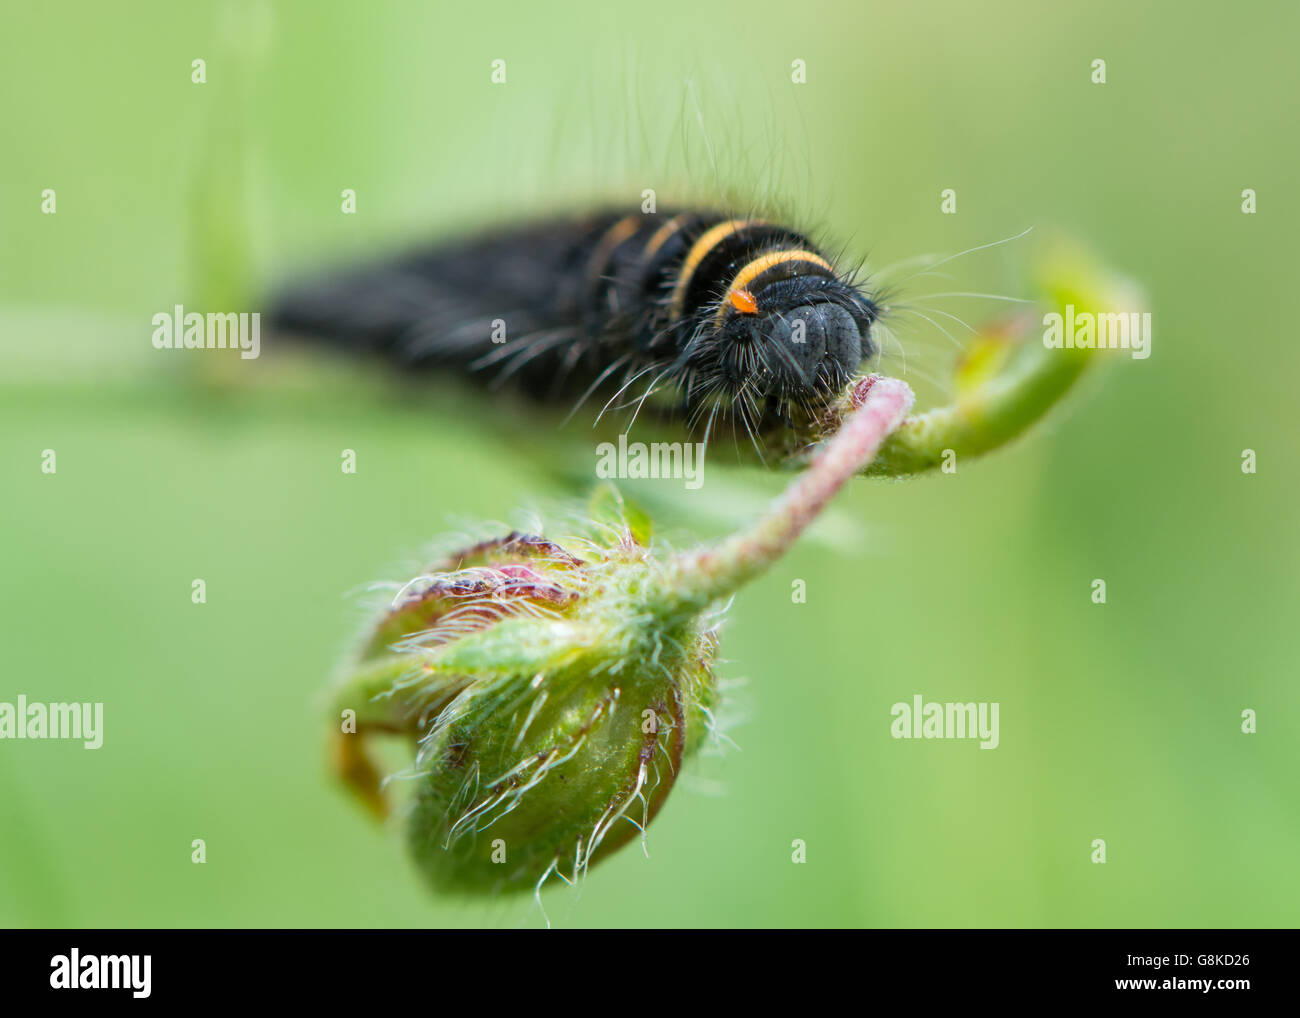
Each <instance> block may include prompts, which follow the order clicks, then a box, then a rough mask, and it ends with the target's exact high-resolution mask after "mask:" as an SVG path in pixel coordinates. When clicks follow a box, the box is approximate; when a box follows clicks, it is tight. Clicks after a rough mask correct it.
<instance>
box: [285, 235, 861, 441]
mask: <svg viewBox="0 0 1300 1018" xmlns="http://www.w3.org/2000/svg"><path fill="white" fill-rule="evenodd" d="M878 317H879V306H878V305H877V304H876V303H875V302H873V301H872V300H871V299H870V298H869V297H868V296H866V295H865V294H864V293H863V292H862V290H861V289H860V288H859V287H858V286H857V285H856V284H855V283H854V282H853V280H852V279H851V278H847V277H846V276H843V275H841V274H840V273H838V272H837V271H836V270H835V268H834V267H833V266H832V264H831V261H830V260H829V259H828V258H826V257H825V256H824V255H823V254H821V253H820V252H819V251H818V250H817V248H816V247H815V246H814V245H813V243H812V242H811V241H810V240H809V239H808V238H807V237H805V236H803V235H802V234H799V233H796V232H795V231H793V230H790V229H787V228H785V227H783V226H779V225H776V224H774V223H769V222H765V221H763V220H760V219H754V218H733V217H730V216H727V215H723V214H720V213H716V212H699V211H696V212H681V213H659V214H639V213H638V214H632V215H626V214H618V213H609V214H603V215H598V216H593V217H590V218H588V219H585V220H569V221H564V222H549V223H543V224H539V225H534V226H527V227H523V228H518V229H513V230H508V231H501V232H498V233H495V234H489V235H486V236H483V237H480V238H477V239H473V240H470V241H468V242H463V243H456V244H452V245H448V246H444V247H440V248H437V249H434V250H431V251H428V252H421V253H416V254H413V255H409V256H407V257H404V258H400V259H397V260H395V261H393V262H390V263H388V264H383V265H379V266H377V267H375V268H372V269H369V270H362V271H358V272H351V273H344V274H341V275H337V276H333V277H327V278H324V279H322V280H319V281H316V282H314V283H309V284H307V285H304V286H301V287H297V288H293V289H291V290H289V291H288V292H287V293H285V294H283V295H282V296H281V297H280V299H279V300H278V301H276V302H275V304H274V307H273V310H272V312H271V318H272V321H273V324H274V325H275V326H276V327H278V328H279V329H281V330H287V331H292V332H295V333H302V334H308V335H311V336H317V337H321V338H325V339H328V340H331V341H334V342H336V343H339V344H342V345H345V346H347V347H349V348H353V349H358V350H366V351H372V352H375V353H379V354H382V355H384V356H387V357H389V358H393V359H396V360H399V361H401V362H403V363H405V364H408V365H428V366H431V367H441V368H444V369H445V368H451V369H456V370H460V371H462V372H464V373H466V374H467V375H469V376H471V377H477V378H481V379H484V380H486V381H491V382H493V383H497V384H499V383H503V382H506V381H507V380H513V381H514V382H516V383H517V384H518V385H519V387H520V388H522V389H523V390H524V391H525V392H526V393H528V394H529V395H531V396H533V397H536V398H537V399H542V400H547V401H557V400H565V399H567V400H571V401H572V400H575V399H576V403H574V404H573V405H574V407H575V408H576V407H577V406H581V405H583V404H584V403H586V401H587V400H588V399H589V398H590V397H591V396H593V395H596V394H599V395H600V396H601V397H603V396H604V395H605V391H607V392H609V393H611V394H612V396H610V397H609V398H608V401H607V402H606V403H605V404H604V406H605V408H608V407H610V406H612V405H615V404H616V403H617V401H618V400H620V399H622V400H623V402H622V403H621V404H619V405H621V406H629V405H635V406H636V407H637V409H638V410H639V409H640V406H641V404H643V403H645V402H646V400H647V398H648V397H650V396H651V395H652V394H653V393H659V394H660V395H659V396H657V397H656V399H655V401H654V402H653V404H652V405H654V406H656V407H657V408H658V409H659V410H668V411H672V410H677V411H680V412H681V413H683V414H685V416H686V418H687V421H688V424H689V426H690V428H691V429H692V430H693V429H695V428H696V427H697V426H699V425H700V423H701V422H702V421H706V420H707V423H706V424H705V425H704V430H705V437H706V440H707V437H708V434H709V432H710V431H711V430H712V429H713V425H714V422H715V419H716V418H717V417H718V414H719V411H724V412H725V413H724V418H728V417H729V418H733V419H738V420H739V422H740V423H742V424H743V425H744V428H745V429H746V430H747V431H748V432H749V434H750V436H751V437H752V436H754V435H756V434H757V433H759V432H761V431H763V430H766V429H768V428H771V427H775V426H779V425H780V424H782V423H784V424H790V423H792V422H793V421H794V420H795V419H796V418H800V419H807V418H808V417H809V416H811V415H815V414H817V413H819V412H820V411H821V410H822V409H823V408H824V406H825V404H826V402H827V400H828V399H830V398H831V397H832V396H834V395H836V394H838V393H839V392H840V390H842V389H843V387H844V385H845V384H846V383H847V382H848V380H849V379H850V378H851V377H852V375H853V374H854V372H855V371H856V369H857V368H858V365H859V364H860V362H861V361H862V360H863V359H864V358H867V357H870V356H872V355H873V354H874V353H875V352H876V348H875V345H874V344H873V342H872V338H871V327H872V324H873V323H874V322H875V321H876V319H877V318H878ZM634 386H635V388H633V387H634ZM602 390H604V391H602ZM665 392H666V393H668V394H669V395H668V396H665V395H663V393H665ZM601 412H602V413H603V412H604V410H603V409H602V411H601ZM733 423H734V420H733Z"/></svg>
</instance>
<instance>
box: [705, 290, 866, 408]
mask: <svg viewBox="0 0 1300 1018" xmlns="http://www.w3.org/2000/svg"><path fill="white" fill-rule="evenodd" d="M878 317H879V309H878V307H877V306H876V304H875V303H873V302H872V301H871V300H870V299H869V298H867V297H866V296H864V295H863V294H862V293H861V292H860V291H858V290H857V289H856V288H855V287H853V286H851V285H850V284H848V283H846V282H845V281H843V280H841V279H839V278H837V277H834V276H826V275H820V274H819V275H793V276H789V277H786V278H779V279H776V280H773V281H771V282H768V283H767V284H766V285H763V286H762V287H761V288H760V287H733V288H732V289H730V290H729V291H728V292H727V293H726V294H725V295H724V296H723V297H722V298H721V300H720V301H719V302H718V305H717V311H716V312H715V316H714V321H713V323H712V324H713V326H714V327H713V331H712V334H711V335H710V336H709V337H708V340H707V342H704V343H701V344H700V349H699V351H698V353H699V360H698V363H700V364H701V365H702V366H704V368H705V371H706V372H708V373H709V374H712V375H713V376H714V377H716V378H717V379H718V380H719V381H720V382H721V383H722V385H723V386H724V387H725V388H726V389H727V390H728V391H731V392H739V391H742V390H744V391H747V392H749V393H751V394H753V395H755V396H762V397H772V398H776V399H796V400H805V401H806V400H808V399H810V398H818V397H825V396H829V395H831V394H833V393H836V392H838V391H839V390H840V389H841V388H842V387H843V386H844V385H845V384H846V383H847V382H848V380H849V379H850V378H851V377H852V376H853V374H854V373H855V372H856V371H857V369H858V365H859V364H861V362H862V361H863V360H864V359H866V358H868V357H871V356H872V355H873V354H875V352H876V346H875V343H874V342H873V340H872V337H871V326H872V324H873V323H874V322H875V320H876V319H877V318H878Z"/></svg>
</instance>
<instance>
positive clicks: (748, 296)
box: [731, 290, 758, 315]
mask: <svg viewBox="0 0 1300 1018" xmlns="http://www.w3.org/2000/svg"><path fill="white" fill-rule="evenodd" d="M731 306H732V307H733V308H735V309H736V310H737V311H739V312H740V313H741V314H743V315H753V314H757V313H758V301H756V300H754V295H753V294H752V293H750V292H749V291H748V290H732V291H731Z"/></svg>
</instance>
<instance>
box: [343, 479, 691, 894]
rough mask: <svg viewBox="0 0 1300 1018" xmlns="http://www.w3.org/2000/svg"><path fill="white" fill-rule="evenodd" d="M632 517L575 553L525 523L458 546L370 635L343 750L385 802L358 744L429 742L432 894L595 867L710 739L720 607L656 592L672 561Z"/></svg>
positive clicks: (425, 792)
mask: <svg viewBox="0 0 1300 1018" xmlns="http://www.w3.org/2000/svg"><path fill="white" fill-rule="evenodd" d="M613 497H614V496H610V495H609V494H606V498H607V499H610V498H613ZM628 515H631V514H628V513H622V514H620V517H619V521H618V523H617V525H609V526H604V527H602V528H600V529H599V531H598V533H597V537H596V538H595V539H591V538H588V539H587V540H584V541H575V542H572V543H571V545H570V546H569V547H567V548H566V547H562V546H561V545H559V544H556V543H553V542H551V541H549V540H546V539H544V538H541V537H534V536H529V535H523V534H519V533H513V534H510V535H509V536H508V537H506V538H504V539H502V540H499V541H492V542H487V543H485V544H480V545H477V546H475V547H473V548H469V549H466V550H464V551H462V552H459V553H457V554H455V555H452V556H450V557H449V558H448V559H447V560H446V561H444V562H441V563H439V564H438V567H437V568H436V569H433V570H430V572H429V573H428V574H427V575H425V576H421V577H419V578H417V579H416V580H413V581H412V582H411V583H409V584H407V585H406V587H405V588H403V591H402V593H401V594H400V595H399V597H398V598H397V599H396V600H395V601H394V603H393V605H392V607H391V608H390V609H389V610H387V611H386V612H385V613H384V615H383V617H382V618H381V619H380V620H379V622H378V624H377V626H376V628H375V631H374V633H373V635H372V636H371V637H370V639H369V640H368V641H367V643H366V645H365V647H364V649H363V651H362V654H361V661H360V663H359V666H358V675H359V676H360V680H361V681H360V682H359V683H358V682H356V681H354V682H353V683H352V684H351V685H350V686H349V691H348V697H355V695H356V694H358V693H359V694H361V697H360V699H363V700H364V701H365V702H363V703H354V704H352V705H351V706H352V708H353V709H354V710H356V711H357V715H358V719H359V724H358V727H357V730H356V733H355V734H353V733H342V734H341V735H340V737H339V742H338V743H337V745H338V749H339V752H338V756H337V760H338V763H339V766H340V770H341V771H342V773H343V775H344V777H345V778H346V779H347V780H348V781H349V782H350V783H351V784H352V785H353V787H354V788H355V789H356V790H357V791H358V792H359V793H360V794H361V796H362V798H363V799H364V800H365V801H366V802H367V804H368V805H370V806H371V807H372V808H373V809H375V810H376V811H377V812H383V811H384V810H385V809H386V803H385V802H384V799H383V795H382V792H381V782H380V781H379V778H378V770H377V768H376V767H374V765H373V764H371V763H370V762H369V759H368V757H367V756H366V755H365V754H364V750H363V748H362V747H361V746H360V745H359V743H358V741H357V737H358V735H363V734H366V733H367V732H369V731H389V732H404V733H406V734H408V735H410V736H412V737H413V738H414V739H415V740H416V742H417V746H416V754H415V768H414V795H413V801H412V802H411V803H410V804H409V815H408V817H407V819H406V829H407V837H408V841H409V843H410V847H411V850H412V853H413V855H414V857H415V860H416V862H417V864H418V866H419V869H420V870H421V872H422V873H423V874H424V875H425V876H426V877H427V878H428V880H429V882H430V884H431V885H432V886H433V887H434V888H435V889H437V890H439V891H469V892H493V891H499V890H514V889H532V888H534V887H535V886H536V885H538V884H539V882H541V881H543V880H544V879H545V877H546V876H548V875H549V874H550V873H552V872H556V871H558V872H559V873H560V875H561V876H562V877H563V878H565V879H568V880H572V879H574V878H575V877H577V876H581V875H582V873H583V872H585V870H586V869H587V867H588V866H589V865H590V864H591V863H593V862H596V861H598V860H600V859H602V858H604V857H605V856H607V855H608V854H609V853H610V852H612V851H613V850H614V849H616V848H618V847H619V846H620V845H622V844H624V843H626V842H627V841H628V840H629V839H630V838H632V837H633V836H634V835H635V834H637V833H638V832H639V831H643V830H644V829H645V827H646V825H647V824H648V823H649V821H650V820H651V819H652V818H653V816H654V815H655V813H656V812H657V811H658V809H659V807H660V806H661V805H662V804H663V802H664V799H665V797H666V796H667V794H668V792H669V790H670V789H671V788H672V785H673V782H674V781H675V780H676V778H677V775H678V774H679V773H680V772H681V768H682V763H683V760H684V759H685V758H686V757H687V756H688V755H689V754H690V753H692V752H693V751H694V750H695V749H696V748H697V747H698V746H699V745H700V744H701V742H702V741H703V740H704V738H705V736H706V734H707V732H708V730H709V726H710V718H711V715H710V707H711V705H712V703H713V699H714V688H715V683H714V675H713V671H712V666H713V660H714V653H715V649H716V640H715V637H714V632H713V628H712V624H711V621H710V616H709V615H708V614H707V613H705V612H702V611H700V610H699V607H698V606H696V605H691V606H686V607H683V606H681V605H679V604H677V603H676V599H674V598H671V597H669V598H664V597H663V596H662V595H661V594H660V593H659V591H660V590H661V588H662V586H663V581H662V576H661V574H662V572H663V564H662V563H661V562H659V561H657V560H656V559H655V558H654V556H652V555H651V553H650V550H649V548H648V546H647V544H646V543H645V537H646V535H645V532H644V525H643V524H642V523H640V522H639V521H635V520H634V521H633V522H631V523H629V522H628V520H627V519H626V517H627V516H628ZM345 699H346V698H345ZM340 702H341V703H342V701H340Z"/></svg>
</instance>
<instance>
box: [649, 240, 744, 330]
mask: <svg viewBox="0 0 1300 1018" xmlns="http://www.w3.org/2000/svg"><path fill="white" fill-rule="evenodd" d="M756 223H757V220H754V219H728V220H727V221H726V222H724V223H719V224H718V225H717V226H715V227H713V228H712V229H710V230H706V231H705V232H704V233H703V234H702V235H701V236H700V239H699V240H697V241H696V242H695V243H694V244H692V245H691V250H690V251H689V252H688V253H687V255H686V258H685V260H684V261H683V262H682V267H681V268H680V269H679V270H678V272H677V283H676V285H674V286H673V299H672V303H671V304H670V305H669V310H670V312H671V317H672V319H673V320H674V321H675V320H676V319H678V318H680V317H681V314H682V305H683V304H684V303H685V302H686V291H687V289H688V288H689V287H690V285H691V276H693V275H695V270H696V269H697V268H698V267H699V264H700V262H702V261H704V257H705V255H707V254H708V253H709V252H710V251H712V250H713V249H714V248H715V247H717V246H718V245H719V244H720V243H721V242H722V241H724V240H726V239H727V238H728V237H730V236H731V235H732V234H733V233H735V232H736V231H737V230H743V229H744V228H745V227H746V226H753V225H755V224H756Z"/></svg>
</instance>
